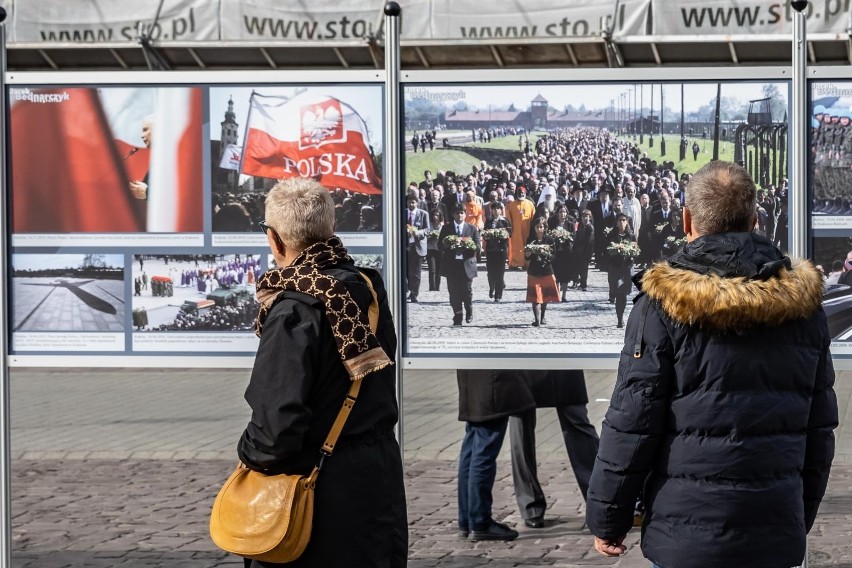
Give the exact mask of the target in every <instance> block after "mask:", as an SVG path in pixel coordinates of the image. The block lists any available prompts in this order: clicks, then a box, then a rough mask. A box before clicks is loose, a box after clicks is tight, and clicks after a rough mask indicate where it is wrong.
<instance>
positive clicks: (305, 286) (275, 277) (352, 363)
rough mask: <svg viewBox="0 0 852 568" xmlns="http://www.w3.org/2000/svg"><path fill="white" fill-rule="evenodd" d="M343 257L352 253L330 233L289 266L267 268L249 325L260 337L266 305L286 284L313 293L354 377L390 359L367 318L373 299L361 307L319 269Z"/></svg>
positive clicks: (373, 312) (374, 312)
mask: <svg viewBox="0 0 852 568" xmlns="http://www.w3.org/2000/svg"><path fill="white" fill-rule="evenodd" d="M343 261H347V262H352V259H351V258H350V256H349V253H348V252H347V251H346V248H344V246H343V243H342V242H340V239H339V238H338V237H337V236H332V237H331V238H329V239H328V240H325V241H320V242H318V243H314V244H312V245H311V246H309V247H308V248H306V249H305V250H304V251H302V254H300V255H299V256H298V257H297V258H296V260H294V261H293V264H291V265H290V266H286V267H283V268H272V269H269V270H267V271H266V272H265V273H264V274H263V276H261V277H260V278H259V279H258V281H257V299H258V301H259V302H260V310H259V311H258V314H257V320H255V323H254V331H255V333H256V334H257V336H258V337H260V335H261V333H262V332H263V323H264V321H266V317H267V316H268V315H269V310H270V309H272V306H273V305H274V304H275V300H276V299H277V298H278V296H279V295H280V294H281V293H282V292H285V291H287V290H291V291H295V292H302V293H303V294H307V295H309V296H313V297H314V298H316V299H318V300H319V301H321V302H322V303H323V305H324V306H325V315H326V317H327V318H328V321H329V323H330V324H331V330H332V332H333V333H334V340H335V341H336V342H337V351H338V353H339V354H340V358H341V360H343V365H344V366H345V367H346V370H347V371H348V372H349V377H350V378H351V379H352V380H353V381H354V380H357V379H362V378H364V377H365V376H367V375H368V374H370V373H372V372H374V371H378V370H379V369H383V368H384V367H387V366H388V365H392V364H393V362H392V361H391V360H390V359H389V358H388V356H387V354H386V353H385V352H384V350H383V349H382V347H381V345H379V340H378V339H377V338H376V336H375V334H374V333H373V331H372V330H371V320H372V321H373V322H377V321H378V305H377V304H376V302H375V301H374V302H373V303H372V305H371V306H370V311H369V313H365V312H363V311H362V310H361V308H360V307H359V306H358V304H357V303H356V302H355V300H353V299H352V296H351V295H350V294H349V290H347V289H346V286H345V285H344V284H343V283H342V282H340V281H339V280H337V279H335V278H332V277H331V276H328V275H326V274H323V273H322V272H321V270H323V269H326V268H330V267H332V266H334V265H336V264H338V263H340V262H343ZM362 276H363V275H362ZM364 279H365V280H368V279H367V278H366V277H364ZM368 282H369V280H368ZM374 325H375V323H374Z"/></svg>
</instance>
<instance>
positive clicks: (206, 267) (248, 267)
mask: <svg viewBox="0 0 852 568" xmlns="http://www.w3.org/2000/svg"><path fill="white" fill-rule="evenodd" d="M160 258H161V260H163V262H164V264H168V263H169V260H171V266H169V267H168V268H166V267H165V266H163V267H161V268H160V269H158V270H157V271H156V274H155V275H154V276H152V277H151V278H149V277H148V274H147V272H146V271H145V270H144V262H145V258H144V257H141V256H140V257H138V261H139V268H140V270H141V271H142V273H141V274H140V275H139V276H137V277H136V278H135V279H134V295H136V296H141V295H142V294H141V292H142V291H143V290H147V289H148V287H149V286H150V289H151V294H152V295H154V296H157V295H159V296H172V295H173V291H174V289H175V288H192V289H194V290H195V291H196V292H197V297H198V298H199V299H200V300H203V299H208V295H209V294H213V293H214V292H216V291H217V290H226V291H233V293H232V294H225V295H223V296H222V297H221V298H219V299H218V300H217V301H215V303H214V305H209V302H208V304H207V305H204V304H199V303H193V302H188V303H185V304H184V305H183V306H182V307H181V309H180V311H179V312H178V314H177V315H176V316H175V320H174V321H173V322H169V323H166V324H162V325H159V326H155V327H153V328H152V330H153V331H250V330H251V328H252V322H253V321H254V316H255V315H256V314H257V307H258V305H257V302H256V301H255V299H254V285H255V281H256V278H257V277H258V276H259V275H260V273H261V270H262V269H261V266H260V257H259V255H253V254H249V255H239V254H238V255H235V256H234V258H232V259H222V258H221V257H219V258H217V257H215V256H212V255H211V256H207V257H204V258H199V257H186V258H174V257H172V258H171V259H170V258H169V257H160ZM199 260H200V262H199ZM175 261H179V262H181V261H182V262H181V264H184V266H180V265H179V264H177V263H176V262H175ZM187 262H194V264H195V266H192V267H186V266H185V264H186V263H187ZM154 285H158V286H159V289H160V293H157V292H156V290H155V286H154ZM163 286H168V288H169V293H162V289H163ZM138 310H139V311H140V313H139V314H138V315H135V316H134V317H135V318H137V320H135V323H134V325H135V326H137V328H139V329H144V328H146V327H147V313H145V314H144V315H143V313H142V312H145V311H146V310H145V308H138ZM136 311H137V310H134V312H136ZM143 322H144V323H143Z"/></svg>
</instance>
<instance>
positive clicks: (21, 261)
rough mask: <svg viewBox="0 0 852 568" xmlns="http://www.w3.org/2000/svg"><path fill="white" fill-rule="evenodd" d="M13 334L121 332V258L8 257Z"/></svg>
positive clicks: (119, 256)
mask: <svg viewBox="0 0 852 568" xmlns="http://www.w3.org/2000/svg"><path fill="white" fill-rule="evenodd" d="M11 306H12V322H11V323H12V332H13V333H14V332H28V331H53V332H62V331H101V332H104V331H110V332H114V331H124V317H125V315H124V314H125V309H124V306H125V300H124V255H120V254H13V255H12V298H11Z"/></svg>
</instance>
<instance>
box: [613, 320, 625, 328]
mask: <svg viewBox="0 0 852 568" xmlns="http://www.w3.org/2000/svg"><path fill="white" fill-rule="evenodd" d="M615 327H619V328H620V327H624V322H622V321H619V322H618V325H616V326H615Z"/></svg>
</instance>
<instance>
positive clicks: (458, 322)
mask: <svg viewBox="0 0 852 568" xmlns="http://www.w3.org/2000/svg"><path fill="white" fill-rule="evenodd" d="M453 325H461V317H457V318H453Z"/></svg>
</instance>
